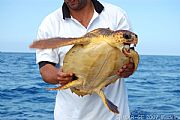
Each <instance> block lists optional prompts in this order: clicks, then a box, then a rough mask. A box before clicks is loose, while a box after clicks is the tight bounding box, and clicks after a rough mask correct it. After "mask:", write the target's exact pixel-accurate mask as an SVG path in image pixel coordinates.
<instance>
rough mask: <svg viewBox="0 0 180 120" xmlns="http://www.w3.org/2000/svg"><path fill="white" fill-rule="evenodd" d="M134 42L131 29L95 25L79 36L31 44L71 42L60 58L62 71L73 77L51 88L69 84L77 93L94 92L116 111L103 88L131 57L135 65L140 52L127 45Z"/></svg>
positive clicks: (45, 45)
mask: <svg viewBox="0 0 180 120" xmlns="http://www.w3.org/2000/svg"><path fill="white" fill-rule="evenodd" d="M137 42H138V38H137V35H136V34H135V33H132V32H130V31H127V30H117V31H112V30H110V29H105V28H98V29H95V30H93V31H91V32H89V33H87V34H85V35H84V36H83V37H79V38H59V37H57V38H49V39H45V40H37V41H34V42H33V44H31V45H30V48H38V49H47V48H57V47H61V46H66V45H72V44H74V46H73V47H72V48H71V49H70V50H69V51H68V53H67V54H66V55H65V58H64V61H63V71H64V72H73V73H74V75H75V76H74V80H73V81H72V82H69V83H68V84H65V85H63V86H59V87H57V88H50V90H63V89H67V88H70V89H71V91H72V92H74V93H76V94H77V95H79V96H84V95H87V94H93V93H96V94H98V95H99V96H100V97H101V99H102V101H103V103H104V104H105V106H106V107H107V108H108V109H109V110H110V111H112V112H114V113H119V111H118V109H117V106H116V105H114V104H113V103H112V102H111V101H109V100H108V99H107V98H106V97H105V94H104V92H103V88H105V87H106V86H107V85H109V84H111V83H114V82H115V81H116V80H118V78H119V76H118V75H116V72H117V71H118V69H120V68H121V67H122V66H123V65H125V64H127V63H129V61H130V60H131V61H133V63H134V71H135V70H136V69H137V66H138V63H139V55H138V53H137V52H136V51H135V50H134V49H131V48H130V45H134V46H135V45H136V44H137Z"/></svg>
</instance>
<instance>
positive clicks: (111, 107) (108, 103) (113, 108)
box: [96, 90, 119, 114]
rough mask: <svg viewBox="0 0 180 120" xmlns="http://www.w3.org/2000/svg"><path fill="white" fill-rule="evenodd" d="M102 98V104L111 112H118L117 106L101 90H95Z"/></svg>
mask: <svg viewBox="0 0 180 120" xmlns="http://www.w3.org/2000/svg"><path fill="white" fill-rule="evenodd" d="M96 93H97V94H98V95H99V96H100V97H101V99H102V101H103V103H104V105H105V106H106V107H107V108H108V109H109V110H110V111H111V112H113V113H116V114H119V111H118V107H117V106H116V105H114V104H113V103H112V102H111V101H110V100H108V99H107V98H106V96H105V95H104V93H103V91H102V90H100V91H99V92H96Z"/></svg>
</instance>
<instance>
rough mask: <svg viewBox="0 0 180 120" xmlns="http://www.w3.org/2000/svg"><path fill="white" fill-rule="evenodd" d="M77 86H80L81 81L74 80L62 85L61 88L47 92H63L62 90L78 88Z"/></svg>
mask: <svg viewBox="0 0 180 120" xmlns="http://www.w3.org/2000/svg"><path fill="white" fill-rule="evenodd" d="M79 85H82V81H81V80H74V81H72V82H69V83H67V84H65V85H62V86H59V87H56V88H48V90H64V89H68V88H70V87H76V86H79Z"/></svg>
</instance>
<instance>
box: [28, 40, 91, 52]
mask: <svg viewBox="0 0 180 120" xmlns="http://www.w3.org/2000/svg"><path fill="white" fill-rule="evenodd" d="M89 40H90V39H88V38H86V39H83V38H82V37H80V38H60V37H56V38H48V39H41V40H35V41H34V42H33V43H32V44H31V45H30V46H29V47H30V48H36V49H50V48H58V47H62V46H66V45H72V44H87V43H89Z"/></svg>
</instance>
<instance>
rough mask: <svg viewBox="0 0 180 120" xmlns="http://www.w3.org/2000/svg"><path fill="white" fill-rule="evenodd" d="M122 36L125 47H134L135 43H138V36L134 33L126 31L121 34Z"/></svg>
mask: <svg viewBox="0 0 180 120" xmlns="http://www.w3.org/2000/svg"><path fill="white" fill-rule="evenodd" d="M123 38H124V39H125V41H124V45H125V48H131V47H132V48H133V47H136V44H137V43H138V36H137V35H136V34H135V33H132V32H130V31H126V32H125V33H124V34H123Z"/></svg>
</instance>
